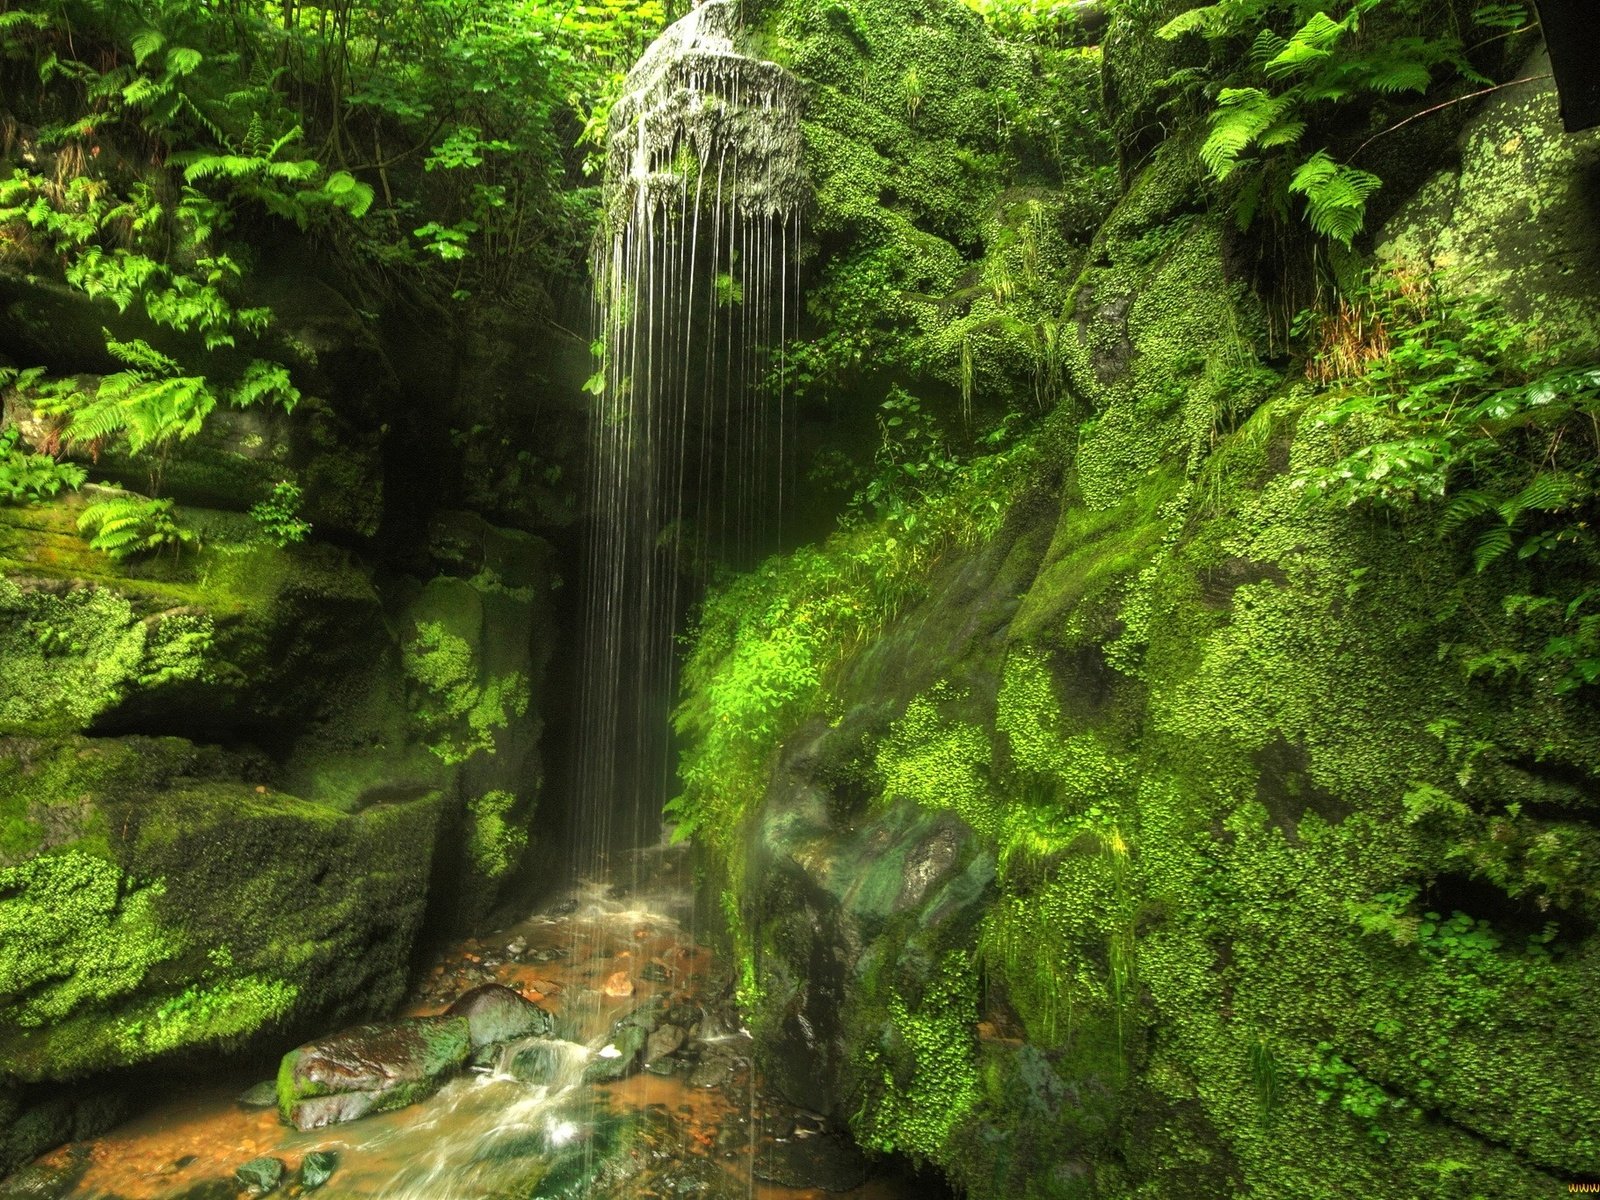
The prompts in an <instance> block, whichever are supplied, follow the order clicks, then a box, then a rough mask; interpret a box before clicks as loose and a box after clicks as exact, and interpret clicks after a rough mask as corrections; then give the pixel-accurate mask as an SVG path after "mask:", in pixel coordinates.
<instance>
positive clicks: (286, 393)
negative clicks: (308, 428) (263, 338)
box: [228, 359, 300, 412]
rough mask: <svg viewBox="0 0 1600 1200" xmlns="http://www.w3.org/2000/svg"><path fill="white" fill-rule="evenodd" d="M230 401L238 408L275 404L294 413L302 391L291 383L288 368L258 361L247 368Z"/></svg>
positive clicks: (279, 364) (229, 397) (230, 396)
mask: <svg viewBox="0 0 1600 1200" xmlns="http://www.w3.org/2000/svg"><path fill="white" fill-rule="evenodd" d="M228 399H229V401H230V402H231V403H232V404H233V405H234V406H235V407H238V408H248V407H250V406H251V405H252V404H261V403H273V404H276V405H277V406H278V407H279V408H281V409H283V411H284V412H292V411H293V410H294V406H295V405H296V404H298V403H299V401H300V389H299V388H297V387H295V386H294V384H293V383H292V382H291V381H290V379H289V370H288V368H287V367H285V366H283V365H282V364H281V363H274V362H264V361H262V360H261V359H256V360H255V361H254V362H252V363H251V364H250V365H249V366H248V367H246V368H245V372H244V376H243V378H241V379H240V380H239V382H238V383H237V384H236V385H235V386H234V388H233V391H232V392H231V393H229V396H228Z"/></svg>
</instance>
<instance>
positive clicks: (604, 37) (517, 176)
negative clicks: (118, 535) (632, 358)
mask: <svg viewBox="0 0 1600 1200" xmlns="http://www.w3.org/2000/svg"><path fill="white" fill-rule="evenodd" d="M662 20H663V12H662V10H661V8H660V6H659V5H658V4H657V3H655V0H643V2H640V3H635V2H632V0H612V2H610V3H607V4H602V5H600V6H597V7H591V6H585V5H575V4H573V5H557V6H546V5H532V4H526V3H517V2H513V0H488V2H482V0H461V2H459V3H438V4H427V5H421V6H399V7H396V6H393V5H377V4H355V3H338V4H334V5H325V6H311V5H302V4H296V3H293V2H292V0H291V2H289V3H267V2H261V3H251V4H244V5H234V6H231V7H230V8H229V9H228V11H227V12H226V14H223V13H219V12H217V11H215V10H213V8H212V7H211V6H210V5H207V4H204V3H201V2H199V0H194V2H183V0H172V2H168V3H163V4H160V5H157V6H130V5H125V4H119V3H97V2H92V0H75V2H72V3H64V4H39V5H11V6H10V7H9V8H8V9H7V10H6V11H4V12H3V13H0V71H3V74H4V78H5V80H6V90H7V93H8V111H7V112H6V113H5V114H4V116H3V120H4V121H5V122H6V125H5V128H6V130H7V132H6V136H5V143H4V146H5V150H4V154H3V156H0V167H3V168H5V171H4V174H5V176H6V178H4V179H3V180H0V231H3V232H0V261H3V262H4V264H5V265H6V266H7V267H9V268H11V269H16V270H21V271H25V272H29V273H35V272H37V273H40V274H44V275H47V276H48V275H50V274H53V273H57V272H59V275H60V277H61V279H62V281H63V282H64V283H66V284H67V285H68V286H69V287H71V288H73V289H75V290H77V291H79V292H81V293H83V294H84V295H86V296H88V297H91V298H96V299H101V300H104V301H105V302H107V304H108V305H109V307H110V309H112V310H114V312H115V314H116V316H117V318H118V319H117V321H116V324H117V331H116V332H113V331H112V330H111V329H107V331H106V333H105V347H106V353H107V355H108V357H109V358H111V359H113V360H115V361H116V362H117V363H118V364H119V365H120V367H121V369H120V370H118V371H116V372H115V373H112V374H108V375H105V376H104V377H103V378H94V377H88V378H87V380H86V379H85V378H84V377H76V378H52V377H50V376H49V375H47V374H46V373H45V372H44V371H43V370H42V369H40V368H30V369H29V370H27V371H24V372H17V371H11V372H10V374H9V378H7V379H6V380H5V383H6V384H7V385H8V386H10V387H12V388H14V389H15V390H16V391H17V392H18V394H19V395H20V396H21V397H22V398H23V399H24V400H25V401H26V402H28V403H30V404H31V405H32V407H33V408H34V409H35V410H36V413H37V415H38V416H39V417H40V418H42V419H45V420H47V421H48V422H49V430H50V432H49V434H48V436H47V438H46V439H45V440H44V442H43V444H42V445H41V446H40V447H36V448H35V450H36V452H35V453H34V454H33V455H32V456H25V457H22V458H17V457H16V453H17V452H16V451H14V450H13V449H12V448H11V447H10V446H9V445H8V447H7V448H6V452H5V453H6V468H5V469H6V477H5V478H6V486H5V492H6V495H7V497H8V498H9V499H13V500H15V499H24V498H34V497H37V496H41V495H49V494H54V493H55V492H56V491H59V490H60V489H61V488H62V487H63V486H75V485H76V484H77V483H80V482H82V480H81V478H80V475H81V471H80V470H79V468H77V467H67V468H64V469H63V470H61V471H52V470H51V469H49V468H48V466H47V465H46V464H45V463H44V462H43V461H42V459H41V457H40V454H39V453H38V452H39V451H42V452H43V454H44V455H46V456H59V455H61V454H62V453H74V454H79V455H85V454H86V455H88V456H90V457H98V456H99V454H100V452H101V451H102V450H103V449H104V448H106V447H108V446H113V447H115V448H117V449H119V450H125V451H126V452H127V453H129V454H131V455H133V456H135V457H138V458H144V459H148V460H150V463H149V467H148V473H149V480H150V489H151V491H152V493H153V494H155V495H159V494H160V490H161V485H162V467H163V464H164V462H165V460H166V458H167V456H169V455H170V453H171V452H172V450H173V447H174V446H175V445H176V444H177V443H180V442H185V441H188V440H190V439H192V438H194V437H195V436H196V435H197V434H199V433H200V431H201V430H202V428H203V427H204V426H205V424H206V421H207V418H208V417H209V416H210V415H211V413H212V412H213V411H214V410H215V409H216V408H217V407H218V405H219V404H226V405H230V406H234V407H245V406H250V405H256V404H267V405H273V406H276V407H278V408H281V409H282V410H284V411H288V410H291V409H292V408H293V407H294V405H295V403H296V401H297V400H298V399H299V397H300V393H299V390H298V388H297V387H296V386H295V383H294V382H293V379H292V374H291V370H290V368H289V366H287V365H286V361H287V358H286V356H285V350H286V349H288V350H292V349H293V347H288V346H285V345H284V344H283V342H282V340H281V336H280V335H279V334H278V333H277V332H276V329H275V325H274V313H273V310H272V308H271V306H270V305H268V304H264V303H261V302H259V300H258V299H256V298H254V295H253V294H254V293H256V292H257V291H258V286H257V279H256V277H257V275H258V274H259V273H260V271H261V268H262V267H263V266H264V265H269V264H264V263H263V262H262V261H261V251H262V248H263V246H262V243H263V241H264V240H265V241H267V242H270V241H272V240H276V241H278V242H280V243H281V242H282V240H283V239H284V238H286V237H289V236H291V235H290V234H289V233H288V232H287V228H284V229H283V230H282V231H278V230H275V229H274V225H275V224H278V225H281V226H283V227H292V228H293V229H294V230H297V231H299V232H300V233H301V234H302V235H304V236H306V237H309V238H311V239H314V241H315V242H316V243H317V244H318V245H319V246H320V247H321V248H322V252H324V253H330V254H332V255H333V256H334V257H335V259H336V260H337V261H338V263H339V267H340V270H341V271H342V272H344V273H345V275H346V276H347V277H348V278H350V279H352V280H354V281H358V286H360V287H362V288H364V289H365V290H366V291H368V292H369V293H372V292H375V291H376V290H378V289H380V288H392V287H393V286H395V283H396V282H397V281H404V282H405V283H406V284H407V285H408V286H413V287H416V288H419V289H422V290H423V291H425V292H428V293H432V294H434V295H437V296H440V297H453V298H454V299H455V300H456V301H458V302H461V301H469V300H470V298H471V297H472V296H474V295H475V294H476V295H481V296H482V302H483V303H488V304H497V305H506V304H510V305H516V306H520V307H521V308H523V309H524V310H525V311H526V312H527V313H528V316H529V319H535V318H540V317H542V318H545V319H549V318H550V317H551V316H553V315H554V314H553V310H552V308H551V302H550V295H551V294H552V293H553V292H555V291H557V290H560V289H563V288H566V287H569V286H571V283H572V281H573V280H574V279H576V278H577V277H578V274H579V272H580V270H581V264H582V262H583V253H582V250H583V244H584V242H585V241H586V238H587V230H588V229H589V228H590V226H591V223H592V221H593V218H594V204H595V199H594V188H593V186H592V181H589V180H586V179H585V177H584V172H585V165H586V164H585V161H584V150H583V148H582V147H581V146H580V145H579V144H578V143H579V141H580V135H581V138H582V140H583V142H584V143H586V144H588V145H589V146H590V148H591V149H592V148H593V146H594V145H595V144H597V141H598V139H599V137H600V136H601V133H602V131H603V128H604V118H605V113H606V111H607V109H608V105H609V98H610V96H611V95H613V94H614V92H615V90H616V87H617V85H618V82H619V80H620V76H621V72H622V71H623V70H624V69H625V67H626V66H627V65H628V64H629V63H631V61H632V60H633V58H634V57H635V56H636V55H637V53H638V51H639V50H640V49H642V47H643V45H644V43H645V42H646V41H647V40H648V38H649V37H650V36H651V35H652V34H653V33H654V32H655V31H656V30H657V29H658V28H659V27H660V24H661V21H662ZM591 169H592V167H591ZM12 436H13V438H14V437H15V435H12ZM293 528H294V527H293V526H282V525H280V533H281V531H282V530H292V529H293ZM301 532H302V533H303V531H301ZM273 536H280V534H274V535H273ZM284 540H287V541H293V540H297V538H296V537H294V536H293V535H292V534H291V535H290V536H288V537H287V538H285V539H284ZM119 544H120V545H122V546H128V545H130V544H131V543H127V542H123V543H119ZM156 544H157V543H149V544H148V546H147V548H153V547H154V545H156Z"/></svg>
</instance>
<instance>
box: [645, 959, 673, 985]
mask: <svg viewBox="0 0 1600 1200" xmlns="http://www.w3.org/2000/svg"><path fill="white" fill-rule="evenodd" d="M639 978H640V979H642V980H644V981H645V982H646V983H665V982H667V969H666V968H665V967H663V966H662V965H661V964H660V963H645V965H644V966H643V967H642V968H641V969H640V971H639Z"/></svg>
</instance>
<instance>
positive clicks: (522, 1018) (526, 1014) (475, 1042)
mask: <svg viewBox="0 0 1600 1200" xmlns="http://www.w3.org/2000/svg"><path fill="white" fill-rule="evenodd" d="M445 1016H447V1017H464V1018H466V1021H467V1027H468V1029H469V1030H470V1031H471V1035H472V1048H473V1050H482V1049H484V1048H485V1047H488V1046H493V1045H496V1044H497V1043H500V1042H514V1041H516V1040H517V1039H518V1038H525V1037H545V1036H548V1035H549V1033H550V1032H551V1030H552V1029H554V1028H555V1020H554V1018H552V1017H551V1016H550V1014H549V1013H548V1012H546V1011H545V1010H544V1009H542V1008H540V1007H539V1006H538V1005H537V1004H535V1003H534V1002H533V1001H531V1000H529V999H527V997H525V996H523V995H522V994H521V993H520V992H516V991H513V990H512V989H511V988H508V987H506V986H505V985H504V984H501V983H485V984H483V985H481V986H479V987H475V988H473V989H472V990H471V991H469V992H467V993H465V994H464V995H462V996H461V997H460V998H459V999H457V1000H456V1002H455V1003H454V1004H452V1005H451V1006H450V1007H449V1008H447V1009H445Z"/></svg>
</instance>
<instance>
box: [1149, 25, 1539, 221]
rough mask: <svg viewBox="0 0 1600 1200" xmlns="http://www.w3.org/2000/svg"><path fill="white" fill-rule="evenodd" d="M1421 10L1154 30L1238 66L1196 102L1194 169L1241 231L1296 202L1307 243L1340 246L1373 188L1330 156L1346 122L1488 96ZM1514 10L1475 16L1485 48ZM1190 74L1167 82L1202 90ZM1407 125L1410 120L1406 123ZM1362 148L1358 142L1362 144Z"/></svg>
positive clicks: (1461, 51) (1450, 39)
mask: <svg viewBox="0 0 1600 1200" xmlns="http://www.w3.org/2000/svg"><path fill="white" fill-rule="evenodd" d="M1436 8H1437V6H1436V5H1435V4H1433V3H1431V2H1430V0H1339V2H1335V3H1329V2H1328V0H1219V2H1218V3H1215V4H1207V5H1202V6H1200V7H1196V8H1191V9H1189V10H1187V11H1185V12H1182V13H1180V14H1179V15H1178V16H1176V17H1174V18H1173V19H1172V20H1170V21H1168V22H1167V23H1166V24H1165V25H1164V26H1162V28H1161V30H1160V36H1161V37H1163V38H1167V39H1169V40H1170V39H1177V38H1181V37H1185V36H1187V35H1190V34H1198V35H1200V36H1201V37H1203V38H1205V39H1206V40H1207V41H1208V42H1210V43H1212V44H1213V46H1215V47H1216V48H1217V49H1218V50H1219V51H1220V54H1221V57H1222V59H1223V61H1225V62H1228V63H1234V64H1242V66H1241V67H1237V68H1235V69H1234V70H1232V71H1230V72H1229V73H1227V74H1226V75H1225V76H1223V77H1222V78H1221V79H1220V80H1218V81H1217V82H1216V83H1215V84H1211V83H1209V82H1206V83H1205V84H1204V90H1205V93H1206V95H1207V96H1208V98H1209V99H1210V101H1211V104H1212V109H1211V115H1210V120H1209V131H1208V133H1207V136H1206V138H1205V141H1204V142H1203V143H1202V145H1201V147H1200V159H1201V161H1202V162H1203V163H1204V164H1205V167H1206V169H1207V170H1208V171H1209V172H1210V174H1211V177H1212V178H1213V179H1214V180H1216V181H1217V182H1218V183H1221V184H1224V185H1226V186H1227V188H1228V195H1229V198H1230V201H1231V203H1232V206H1233V210H1234V214H1235V216H1236V218H1237V220H1238V223H1239V226H1240V228H1247V227H1249V226H1250V225H1251V224H1253V223H1254V222H1255V220H1256V219H1257V217H1259V216H1261V215H1263V214H1268V215H1271V216H1272V217H1274V218H1276V219H1277V220H1278V221H1280V222H1283V221H1286V220H1287V219H1288V218H1289V215H1290V212H1291V209H1292V207H1293V203H1294V201H1295V200H1296V199H1297V198H1298V199H1299V200H1300V201H1301V202H1302V211H1303V215H1304V218H1305V221H1306V223H1307V224H1309V225H1310V227H1311V228H1312V230H1313V231H1315V232H1316V233H1317V234H1319V235H1321V236H1323V237H1326V238H1329V239H1331V240H1333V241H1336V242H1340V243H1343V244H1344V245H1346V246H1348V245H1350V243H1351V241H1352V240H1353V239H1354V238H1355V236H1356V235H1357V234H1358V233H1360V232H1361V231H1362V229H1363V228H1364V226H1365V224H1366V212H1367V201H1368V199H1369V198H1370V197H1371V196H1372V194H1373V193H1374V192H1376V191H1377V190H1378V188H1379V187H1381V186H1382V183H1383V181H1382V180H1381V179H1380V178H1379V177H1378V176H1377V175H1375V174H1373V173H1372V172H1370V171H1366V170H1362V169H1361V168H1360V167H1357V166H1355V165H1354V164H1353V163H1352V162H1351V161H1350V160H1351V159H1352V158H1354V157H1355V156H1356V154H1358V153H1359V152H1360V150H1362V149H1364V148H1365V145H1366V143H1365V142H1363V143H1362V144H1361V145H1359V146H1357V147H1355V149H1354V150H1353V151H1352V152H1350V153H1348V154H1344V155H1340V154H1339V153H1338V152H1336V150H1335V149H1334V147H1333V142H1334V138H1335V132H1336V130H1338V129H1340V128H1351V127H1354V128H1360V127H1361V123H1360V121H1359V120H1357V119H1354V118H1353V117H1352V113H1354V112H1359V111H1361V110H1371V109H1374V108H1375V107H1376V106H1377V105H1378V104H1380V103H1381V102H1383V101H1386V100H1388V99H1390V98H1393V97H1399V96H1405V95H1410V96H1422V95H1424V94H1425V93H1428V92H1430V91H1432V90H1433V89H1435V88H1436V87H1438V86H1440V85H1442V84H1445V83H1447V82H1449V81H1454V80H1465V81H1467V82H1468V83H1471V84H1475V85H1480V86H1487V85H1489V83H1490V81H1489V80H1488V79H1486V78H1485V77H1484V76H1483V75H1482V74H1481V73H1480V72H1478V71H1477V70H1476V69H1475V68H1474V67H1473V66H1472V65H1471V63H1470V62H1469V61H1468V58H1467V51H1466V47H1465V45H1464V44H1463V42H1462V40H1461V38H1460V37H1459V36H1458V33H1457V31H1456V29H1455V28H1446V29H1441V28H1440V26H1441V25H1442V24H1443V23H1442V22H1440V21H1439V20H1438V19H1437V15H1436ZM1527 20H1528V14H1527V10H1526V9H1525V8H1524V7H1523V6H1522V5H1521V4H1498V3H1497V4H1482V5H1479V6H1478V7H1477V8H1476V9H1475V10H1474V12H1473V14H1472V23H1473V25H1474V26H1475V27H1476V28H1477V29H1478V30H1481V31H1486V35H1487V36H1493V35H1494V34H1495V33H1503V32H1505V31H1507V30H1511V29H1516V28H1519V27H1521V26H1524V25H1526V24H1527ZM1204 79H1205V73H1204V72H1202V71H1200V70H1199V69H1195V70H1192V71H1188V72H1182V73H1180V76H1178V77H1175V79H1174V80H1173V82H1179V83H1187V84H1190V85H1194V86H1201V85H1202V81H1203V80H1204ZM1406 119H1409V118H1406ZM1370 140H1371V139H1370V138H1369V139H1368V141H1370Z"/></svg>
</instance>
